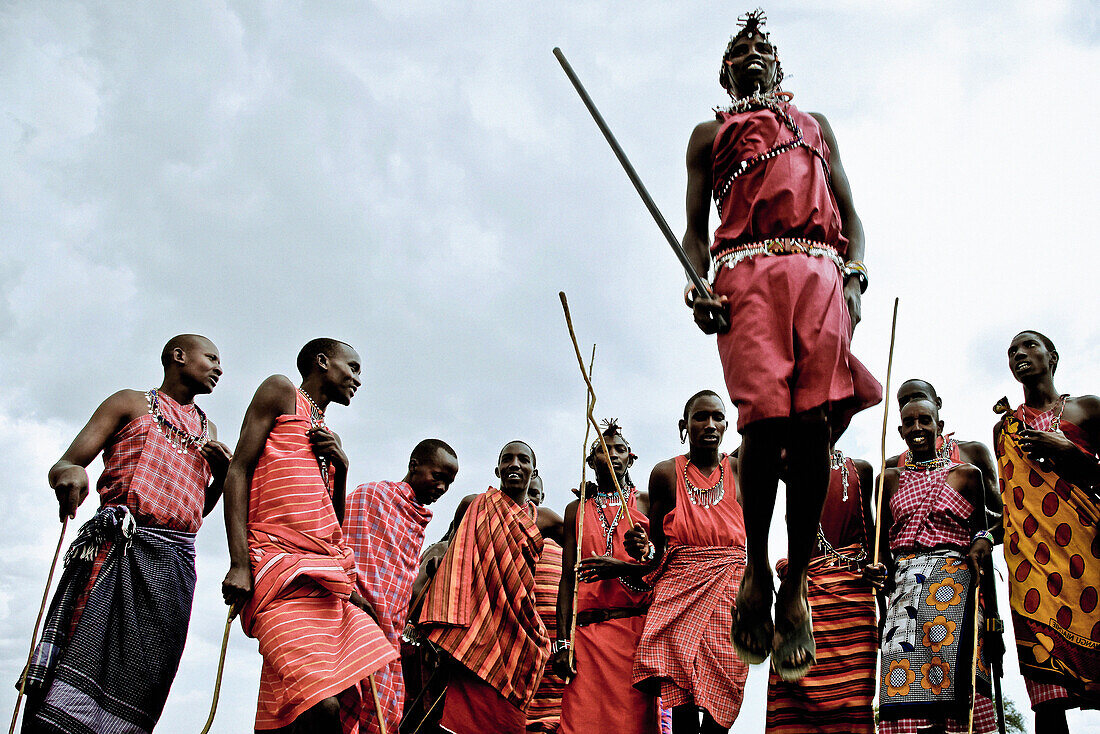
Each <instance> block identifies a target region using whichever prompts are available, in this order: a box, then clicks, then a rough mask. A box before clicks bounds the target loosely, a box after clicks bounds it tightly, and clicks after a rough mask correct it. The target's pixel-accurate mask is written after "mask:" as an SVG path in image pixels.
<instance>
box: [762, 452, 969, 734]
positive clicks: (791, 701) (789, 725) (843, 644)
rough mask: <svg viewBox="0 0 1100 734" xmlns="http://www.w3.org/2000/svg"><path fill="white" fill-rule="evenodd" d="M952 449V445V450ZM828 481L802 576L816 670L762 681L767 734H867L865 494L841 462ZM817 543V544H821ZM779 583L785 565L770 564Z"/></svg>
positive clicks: (870, 630)
mask: <svg viewBox="0 0 1100 734" xmlns="http://www.w3.org/2000/svg"><path fill="white" fill-rule="evenodd" d="M956 445H957V444H956ZM839 458H840V465H839V466H836V467H835V468H833V470H832V471H831V472H830V474H829V490H828V494H827V496H826V499H825V505H824V512H823V514H822V519H821V524H820V526H819V529H818V533H819V535H818V548H817V553H818V555H816V556H815V557H814V558H813V559H812V560H811V561H810V565H809V568H808V569H807V575H808V577H809V592H808V595H809V602H810V610H811V617H812V619H813V625H814V640H815V641H816V642H817V662H816V663H814V666H813V667H812V668H810V672H809V673H807V674H806V677H805V678H803V679H801V680H798V681H784V680H781V679H780V678H779V676H778V675H777V674H776V672H775V671H774V670H772V671H771V672H770V673H769V677H768V714H767V719H766V724H765V731H767V732H769V734H806V733H807V732H815V733H816V734H873V732H874V731H875V717H874V711H873V709H872V708H871V705H872V702H873V701H874V698H875V663H876V662H877V657H878V620H877V613H876V606H875V591H874V589H873V588H872V587H871V585H870V584H869V583H867V582H866V581H864V580H863V577H862V572H861V565H862V564H864V563H867V560H866V556H867V554H868V552H869V551H868V546H869V544H868V539H869V538H870V537H872V533H873V530H872V526H871V525H870V524H869V523H868V522H867V518H866V517H864V515H863V503H864V499H865V498H867V495H868V494H869V493H870V491H871V487H861V486H860V481H859V470H858V469H857V468H856V465H855V462H853V461H852V460H851V459H849V458H848V457H846V456H843V455H841V456H840V457H839ZM822 541H825V542H824V543H823V542H822ZM775 567H776V571H778V572H779V577H780V578H783V577H784V576H786V571H787V561H786V559H783V560H781V561H779V563H777V564H776V566H775Z"/></svg>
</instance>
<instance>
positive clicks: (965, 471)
mask: <svg viewBox="0 0 1100 734" xmlns="http://www.w3.org/2000/svg"><path fill="white" fill-rule="evenodd" d="M947 474H948V476H952V477H959V478H960V479H963V480H964V481H969V480H970V479H978V478H980V477H981V476H982V472H981V470H980V469H978V467H976V466H974V465H973V464H956V465H955V466H953V467H951V469H950V470H949V471H948V472H947Z"/></svg>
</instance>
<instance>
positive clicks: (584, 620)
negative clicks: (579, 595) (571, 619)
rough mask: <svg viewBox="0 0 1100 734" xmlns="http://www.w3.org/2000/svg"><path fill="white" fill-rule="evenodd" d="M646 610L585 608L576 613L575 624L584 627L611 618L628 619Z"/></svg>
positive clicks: (633, 608)
mask: <svg viewBox="0 0 1100 734" xmlns="http://www.w3.org/2000/svg"><path fill="white" fill-rule="evenodd" d="M647 611H648V609H646V608H644V607H620V608H617V609H585V610H584V611H583V612H578V613H577V626H578V627H584V626H586V625H590V624H598V623H599V622H606V621H608V620H611V619H628V618H630V617H640V616H642V615H643V614H645V613H646V612H647Z"/></svg>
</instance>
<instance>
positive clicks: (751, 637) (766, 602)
mask: <svg viewBox="0 0 1100 734" xmlns="http://www.w3.org/2000/svg"><path fill="white" fill-rule="evenodd" d="M766 573H767V581H766V582H763V581H759V580H757V578H758V577H757V575H756V574H755V573H753V571H752V566H748V567H746V569H745V575H744V577H743V578H742V579H741V586H740V588H738V590H737V601H736V603H735V605H734V607H733V630H732V631H731V633H730V641H731V642H732V643H733V648H734V650H735V651H736V652H737V655H738V656H739V657H740V658H741V660H743V661H744V662H746V663H748V664H750V665H756V664H758V663H762V662H764V660H765V659H766V658H767V657H768V655H769V654H771V651H772V637H773V635H774V633H775V627H774V625H773V624H772V617H771V604H772V584H771V571H770V569H769V570H768V571H767V572H766ZM761 575H763V574H761Z"/></svg>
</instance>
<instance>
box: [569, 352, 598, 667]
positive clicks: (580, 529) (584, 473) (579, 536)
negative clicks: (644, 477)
mask: <svg viewBox="0 0 1100 734" xmlns="http://www.w3.org/2000/svg"><path fill="white" fill-rule="evenodd" d="M595 363H596V345H595V344H593V345H592V356H591V357H590V358H589V360H588V374H589V376H591V375H592V366H593V365H594V364H595ZM593 397H595V396H594V395H592V393H591V392H586V393H585V396H584V415H585V419H584V446H582V447H581V448H582V449H583V450H582V451H581V454H582V455H581V484H580V505H579V506H578V507H577V532H576V541H577V550H576V552H575V554H574V556H573V614H572V619H571V620H570V622H569V667H570V668H572V667H573V661H574V660H575V659H576V658H575V657H574V653H573V644H574V642H575V641H576V639H577V592H578V590H579V589H580V585H581V579H580V576H581V558H582V551H583V549H584V543H583V537H584V506H585V505H586V504H588V502H587V500H586V499H585V496H584V490H585V486H586V484H587V482H588V436H589V435H590V431H591V430H592V424H591V423H590V422H589V420H588V416H589V415H591V414H592V410H593V408H594V407H595V406H594V405H593V400H592V398H593ZM568 682H569V681H566V683H568Z"/></svg>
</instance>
